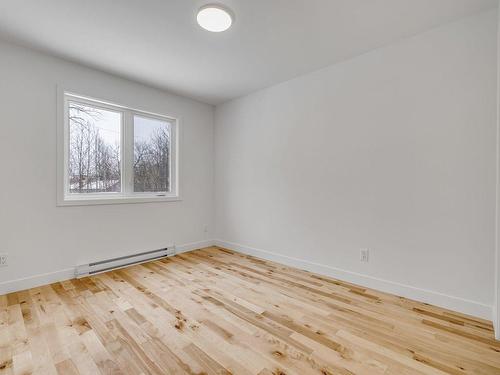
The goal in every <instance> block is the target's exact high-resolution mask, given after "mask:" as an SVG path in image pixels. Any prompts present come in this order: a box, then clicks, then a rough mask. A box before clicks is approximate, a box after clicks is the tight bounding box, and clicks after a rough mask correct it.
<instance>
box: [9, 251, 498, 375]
mask: <svg viewBox="0 0 500 375" xmlns="http://www.w3.org/2000/svg"><path fill="white" fill-rule="evenodd" d="M0 374H16V375H20V374H70V375H71V374H93V375H94V374H238V375H239V374H242V375H243V374H259V375H273V374H274V375H284V374H289V375H291V374H295V375H305V374H323V375H330V374H342V375H345V374H368V375H377V374H387V375H408V374H436V375H437V374H497V375H498V374H500V342H497V341H495V340H494V339H493V329H492V325H491V323H490V322H487V321H484V320H481V319H476V318H472V317H468V316H465V315H462V314H459V313H455V312H451V311H447V310H443V309H440V308H437V307H433V306H429V305H425V304H421V303H418V302H414V301H410V300H407V299H404V298H400V297H396V296H392V295H388V294H384V293H381V292H377V291H374V290H369V289H365V288H361V287H359V286H355V285H351V284H348V283H345V282H341V281H337V280H334V279H330V278H327V277H323V276H319V275H315V274H312V273H308V272H305V271H300V270H297V269H293V268H290V267H286V266H283V265H280V264H276V263H272V262H268V261H263V260H260V259H256V258H252V257H249V256H244V255H240V254H237V253H233V252H230V251H228V250H224V249H219V248H215V247H214V248H207V249H202V250H197V251H194V252H191V253H187V254H183V255H178V256H175V257H172V258H168V259H164V260H159V261H155V262H151V263H147V264H142V265H137V266H133V267H129V268H126V269H122V270H117V271H114V272H108V273H105V274H100V275H96V276H93V277H89V278H84V279H78V280H76V279H75V280H69V281H65V282H61V283H55V284H52V285H47V286H43V287H39V288H34V289H30V290H26V291H22V292H18V293H12V294H8V295H5V296H0Z"/></svg>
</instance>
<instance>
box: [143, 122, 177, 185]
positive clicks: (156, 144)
mask: <svg viewBox="0 0 500 375" xmlns="http://www.w3.org/2000/svg"><path fill="white" fill-rule="evenodd" d="M170 138H171V129H170V124H169V123H168V122H166V121H161V120H157V119H153V118H146V117H141V116H134V191H135V192H168V191H170V152H169V150H170Z"/></svg>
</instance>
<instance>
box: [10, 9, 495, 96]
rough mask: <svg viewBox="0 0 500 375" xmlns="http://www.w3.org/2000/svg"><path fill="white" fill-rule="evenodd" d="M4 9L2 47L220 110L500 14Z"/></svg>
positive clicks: (454, 11)
mask: <svg viewBox="0 0 500 375" xmlns="http://www.w3.org/2000/svg"><path fill="white" fill-rule="evenodd" d="M210 2H211V1H203V0H120V1H118V0H1V1H0V37H1V38H4V39H7V40H11V41H15V42H17V43H21V44H24V45H28V46H31V47H35V48H37V49H41V50H44V51H47V52H49V53H52V54H55V55H57V56H60V57H63V58H66V59H70V60H73V61H77V62H80V63H83V64H86V65H90V66H92V67H96V68H99V69H102V70H104V71H108V72H111V73H115V74H119V75H121V76H125V77H127V78H131V79H134V80H138V81H141V82H144V83H147V84H150V85H153V86H155V87H159V88H162V89H166V90H169V91H171V92H175V93H179V94H182V95H185V96H189V97H192V98H195V99H198V100H200V101H203V102H207V103H211V104H218V103H221V102H224V101H226V100H229V99H232V98H235V97H238V96H242V95H245V94H247V93H250V92H252V91H255V90H258V89H260V88H263V87H267V86H270V85H273V84H275V83H278V82H281V81H285V80H288V79H290V78H293V77H295V76H298V75H300V74H303V73H306V72H310V71H313V70H316V69H319V68H321V67H324V66H327V65H330V64H332V63H335V62H338V61H341V60H345V59H347V58H350V57H353V56H355V55H359V54H361V53H363V52H366V51H369V50H371V49H374V48H377V47H380V46H383V45H386V44H388V43H391V42H394V41H397V40H399V39H401V38H404V37H407V36H411V35H414V34H416V33H419V32H422V31H425V30H428V29H430V28H432V27H435V26H437V25H440V24H443V23H446V22H450V21H452V20H455V19H458V18H460V17H464V16H467V15H472V14H474V13H478V12H481V11H485V10H487V9H491V8H494V7H496V5H497V0H217V1H215V2H218V3H223V4H225V5H227V6H228V7H229V8H231V9H232V11H233V12H234V13H235V15H236V19H235V23H234V25H233V27H232V28H231V29H230V30H229V31H226V32H224V33H209V32H207V31H205V30H203V29H201V28H200V27H199V26H198V25H197V24H196V11H197V9H198V8H199V7H200V6H202V5H204V4H206V3H210Z"/></svg>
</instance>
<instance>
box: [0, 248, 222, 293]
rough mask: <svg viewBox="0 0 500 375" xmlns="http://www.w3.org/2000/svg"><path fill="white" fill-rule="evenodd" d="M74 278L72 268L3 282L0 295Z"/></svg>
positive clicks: (179, 251) (187, 249) (180, 249)
mask: <svg viewBox="0 0 500 375" xmlns="http://www.w3.org/2000/svg"><path fill="white" fill-rule="evenodd" d="M214 244H215V241H214V240H205V241H198V242H191V243H187V244H183V245H176V246H175V251H176V254H181V253H185V252H188V251H192V250H196V249H201V248H203V247H209V246H213V245H214ZM74 277H75V267H71V268H65V269H63V270H59V271H54V272H48V273H42V274H39V275H33V276H27V277H23V278H21V279H16V280H8V281H3V282H0V295H3V294H7V293H12V292H18V291H20V290H25V289H30V288H35V287H37V286H42V285H47V284H51V283H55V282H59V281H64V280H69V279H73V278H74Z"/></svg>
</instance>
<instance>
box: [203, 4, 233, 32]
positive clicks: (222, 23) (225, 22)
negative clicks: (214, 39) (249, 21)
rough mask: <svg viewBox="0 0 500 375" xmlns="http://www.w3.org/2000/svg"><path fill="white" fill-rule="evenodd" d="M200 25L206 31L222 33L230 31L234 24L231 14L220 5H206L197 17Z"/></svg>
mask: <svg viewBox="0 0 500 375" xmlns="http://www.w3.org/2000/svg"><path fill="white" fill-rule="evenodd" d="M196 20H197V21H198V24H199V25H200V26H201V27H203V28H204V29H205V30H208V31H211V32H214V33H220V32H221V31H226V30H227V29H229V28H230V27H231V25H232V23H233V16H232V14H231V12H230V11H229V10H228V9H226V8H224V7H223V6H221V5H218V4H209V5H204V6H202V7H201V8H200V10H198V15H197V16H196Z"/></svg>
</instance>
